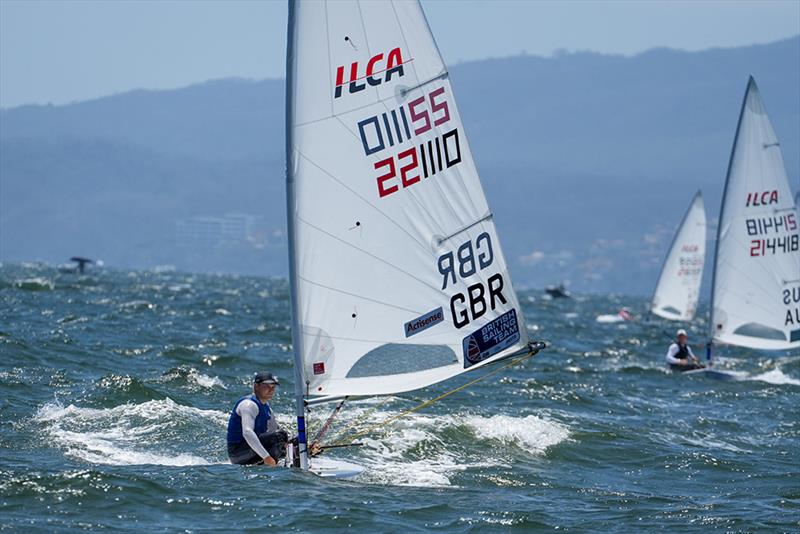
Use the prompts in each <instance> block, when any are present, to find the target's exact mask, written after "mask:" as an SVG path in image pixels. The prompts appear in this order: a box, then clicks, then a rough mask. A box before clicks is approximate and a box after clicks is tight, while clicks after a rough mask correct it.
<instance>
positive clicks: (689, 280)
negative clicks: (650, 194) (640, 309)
mask: <svg viewBox="0 0 800 534" xmlns="http://www.w3.org/2000/svg"><path fill="white" fill-rule="evenodd" d="M705 257H706V210H705V207H704V206H703V195H702V194H701V193H700V191H698V192H697V193H695V195H694V198H692V202H691V203H690V204H689V209H687V210H686V214H685V215H684V216H683V220H682V221H681V224H680V226H679V227H678V230H677V232H675V237H673V239H672V244H671V245H670V248H669V252H668V253H667V257H666V258H665V259H664V264H663V266H662V267H661V274H660V275H659V277H658V283H657V284H656V289H655V291H654V293H653V299H652V301H651V303H650V312H651V313H654V314H655V315H658V316H659V317H662V318H664V319H670V320H673V321H691V320H692V318H694V312H695V310H696V309H697V301H698V299H699V298H700V283H701V281H702V279H703V263H704V261H705Z"/></svg>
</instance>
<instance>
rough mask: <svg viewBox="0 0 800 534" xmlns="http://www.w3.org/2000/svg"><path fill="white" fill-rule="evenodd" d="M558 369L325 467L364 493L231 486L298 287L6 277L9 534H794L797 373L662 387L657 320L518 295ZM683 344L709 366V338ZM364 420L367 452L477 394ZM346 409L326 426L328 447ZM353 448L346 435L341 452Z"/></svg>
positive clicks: (770, 359) (141, 277) (546, 362)
mask: <svg viewBox="0 0 800 534" xmlns="http://www.w3.org/2000/svg"><path fill="white" fill-rule="evenodd" d="M520 297H521V300H522V302H523V309H524V314H525V318H526V321H527V327H528V330H529V332H530V334H531V337H532V338H534V339H543V340H546V341H547V342H548V343H550V344H551V346H550V347H549V348H548V349H546V350H545V351H543V352H542V353H540V354H539V355H538V356H537V357H535V358H533V359H531V360H528V361H527V362H526V363H525V364H524V365H521V366H518V367H514V368H510V369H508V370H506V371H504V372H502V373H499V374H497V375H494V376H492V377H490V378H488V379H487V380H486V381H484V382H481V383H479V384H477V385H476V386H473V387H471V388H469V389H467V390H465V391H462V392H459V393H457V394H455V395H453V396H451V397H448V398H447V399H445V400H444V401H442V402H440V403H437V404H435V405H433V406H431V407H429V408H427V409H425V410H423V411H421V412H418V413H415V414H413V415H411V416H408V417H407V418H405V419H403V420H401V421H399V422H398V423H397V424H395V425H392V426H391V427H389V428H388V429H386V431H384V432H380V433H376V434H373V435H370V436H368V437H367V438H365V439H364V440H363V441H364V443H365V445H364V446H363V447H360V448H358V449H349V450H337V451H335V453H334V452H333V451H329V452H330V456H331V457H335V458H342V459H347V460H348V461H351V462H354V463H358V464H361V465H362V466H364V467H365V468H366V469H365V472H364V474H363V475H361V476H360V477H359V478H357V479H355V480H348V481H332V480H323V479H320V478H317V477H315V476H314V475H310V474H308V473H302V472H298V471H295V470H291V469H268V468H265V467H239V466H232V465H229V464H228V463H227V459H226V455H225V450H224V449H225V427H226V421H227V415H228V413H229V410H230V409H231V405H232V402H233V401H234V400H235V399H237V398H238V397H239V396H240V395H243V394H245V393H247V391H248V389H249V387H250V384H249V378H250V377H251V376H252V373H253V372H254V371H256V370H260V369H268V370H271V371H273V372H275V373H276V374H278V375H279V376H280V377H281V379H282V383H283V384H284V385H283V386H282V387H281V389H280V390H279V393H278V395H277V397H276V399H275V400H274V402H273V407H274V409H275V411H276V412H277V413H278V416H279V419H280V420H281V421H283V422H284V423H285V424H287V425H291V423H292V417H291V414H292V412H293V399H292V398H291V391H292V387H291V381H292V354H291V336H290V324H289V300H288V286H287V282H286V281H285V280H283V279H267V278H253V277H237V276H210V275H197V274H185V273H175V272H160V273H159V272H127V271H113V270H105V271H95V272H93V273H90V274H87V275H83V276H78V275H74V274H61V273H58V272H57V271H56V270H55V269H54V268H52V267H48V266H44V265H37V264H25V265H9V264H6V265H4V266H2V267H0V428H1V429H2V433H1V434H0V530H9V531H46V532H68V531H82V530H91V531H94V530H98V531H100V530H102V531H112V532H116V531H142V530H144V531H168V532H179V531H180V532H208V531H217V530H221V531H241V530H258V531H264V530H266V529H272V530H274V531H276V532H307V531H312V532H313V531H321V530H325V531H332V532H336V531H342V532H344V531H349V530H351V529H358V530H360V531H367V530H368V529H369V530H370V531H375V532H400V531H410V532H415V531H417V532H418V531H443V532H495V531H496V532H510V531H532V530H547V531H550V530H556V529H557V530H565V531H620V532H641V531H650V530H662V529H663V530H666V529H670V530H671V529H677V530H679V531H681V532H686V531H694V532H706V531H712V530H715V531H717V530H718V531H724V532H755V531H765V532H767V531H768V532H776V531H777V532H780V531H798V530H799V529H800V404H799V403H798V401H800V354H790V353H783V354H777V355H776V354H766V353H759V352H754V351H749V350H743V349H734V348H729V349H723V350H722V351H721V355H720V358H719V360H718V366H719V367H720V368H724V369H727V370H730V371H731V372H732V373H733V374H734V375H735V378H736V379H735V380H729V381H717V380H710V379H707V378H704V377H702V376H679V375H674V374H672V373H670V372H668V371H667V370H665V368H664V366H663V365H662V358H663V354H664V352H665V351H666V347H667V345H668V343H669V339H668V337H667V334H665V333H664V332H665V331H669V332H671V331H673V330H675V329H676V328H677V327H678V326H679V325H676V324H674V323H668V322H660V321H655V322H652V323H647V322H644V321H634V322H629V323H599V322H597V321H596V320H595V319H596V317H597V316H598V315H601V314H608V313H614V312H615V311H616V310H617V309H619V308H620V307H621V306H623V305H627V306H630V307H631V308H632V309H633V310H634V311H635V312H639V314H641V313H642V311H643V310H644V307H645V305H646V303H645V300H644V299H642V298H632V297H623V296H618V295H591V296H589V295H578V296H577V298H575V299H572V300H547V299H545V298H543V297H542V294H541V292H540V291H523V292H521V294H520ZM680 326H686V327H687V328H688V329H689V331H690V335H691V340H690V341H694V347H695V351H696V352H698V353H700V352H702V351H701V346H702V344H703V343H702V340H703V337H704V336H703V332H704V331H705V323H704V322H703V320H702V319H700V320H698V321H696V322H695V323H694V324H691V325H680ZM477 373H478V372H476V373H472V374H468V375H466V376H464V377H460V378H459V379H454V380H452V381H450V382H448V383H446V384H441V385H438V386H436V387H432V388H430V389H428V390H423V391H418V392H413V393H409V394H403V395H398V396H397V397H393V398H391V399H389V401H387V402H385V403H383V404H378V401H377V400H367V401H362V402H354V403H352V404H350V405H349V406H347V405H346V407H345V409H344V410H343V412H342V414H341V415H340V416H339V418H338V419H337V422H338V425H337V426H338V428H342V427H344V426H347V425H348V424H349V423H355V425H356V427H357V428H364V427H366V426H367V425H369V424H370V423H372V422H375V421H380V420H382V419H384V418H386V417H388V416H390V415H392V414H395V413H397V412H398V411H400V410H402V409H405V408H409V407H411V406H413V405H415V404H416V403H418V402H419V401H420V400H423V399H427V398H431V397H433V396H435V395H437V394H440V393H442V392H444V391H446V390H448V389H450V388H452V387H455V386H456V385H459V384H460V383H463V382H465V381H466V380H468V379H470V378H473V377H474V376H477ZM330 409H331V407H319V408H316V409H314V410H313V411H312V412H311V414H310V423H309V425H310V427H311V433H313V432H314V431H315V429H316V428H318V427H319V425H320V424H321V422H322V421H323V420H324V419H325V418H326V417H327V415H328V413H329V410H330ZM336 428H337V427H334V429H333V430H332V431H331V434H330V435H335V434H336V433H337V430H336Z"/></svg>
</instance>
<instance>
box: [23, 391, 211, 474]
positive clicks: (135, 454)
mask: <svg viewBox="0 0 800 534" xmlns="http://www.w3.org/2000/svg"><path fill="white" fill-rule="evenodd" d="M34 420H35V421H36V423H38V424H37V426H36V429H37V431H39V432H41V433H43V439H45V440H46V441H47V442H48V443H49V444H51V445H55V446H57V447H59V448H62V449H64V450H65V453H66V454H67V455H68V456H71V457H73V458H77V459H80V460H83V461H85V462H89V463H94V464H110V465H142V464H151V465H167V466H182V465H208V464H211V463H216V462H214V461H210V460H208V459H207V458H204V457H201V456H198V455H196V454H190V453H186V452H180V451H175V450H174V449H175V447H176V446H178V447H180V446H181V445H184V446H185V445H189V446H194V445H195V443H196V442H197V439H196V436H195V437H193V438H191V439H190V440H188V443H187V442H186V440H183V441H182V440H181V437H180V436H178V435H176V426H180V425H181V424H185V423H186V422H187V421H189V422H192V423H195V424H193V425H192V427H193V428H191V429H189V430H191V431H196V430H201V429H198V428H197V426H199V425H209V426H212V427H213V431H214V432H220V433H221V432H222V430H223V429H224V425H225V422H226V420H227V414H225V413H224V412H220V411H216V410H201V409H199V408H193V407H191V406H183V405H180V404H177V403H175V402H174V401H173V400H171V399H164V400H157V401H147V402H144V403H141V404H123V405H121V406H115V407H113V408H107V409H98V408H81V407H78V406H75V405H73V404H70V405H69V406H63V405H61V404H59V403H56V402H53V403H48V404H45V405H44V406H42V407H41V408H40V409H39V410H38V411H37V412H36V414H35V415H34ZM184 435H185V433H184ZM170 451H173V452H170Z"/></svg>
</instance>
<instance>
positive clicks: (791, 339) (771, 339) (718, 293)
mask: <svg viewBox="0 0 800 534" xmlns="http://www.w3.org/2000/svg"><path fill="white" fill-rule="evenodd" d="M717 232H718V233H717V250H716V257H715V261H714V281H713V284H712V315H711V329H712V336H713V339H715V340H716V341H719V342H721V343H729V344H732V345H739V346H743V347H751V348H755V349H768V350H781V349H790V348H796V347H800V310H799V309H798V308H800V247H798V241H799V240H800V234H799V233H798V214H797V208H796V206H795V203H794V201H793V199H792V191H791V189H790V188H789V180H788V179H787V177H786V170H785V168H784V165H783V158H782V156H781V149H780V145H779V143H778V139H777V138H776V136H775V132H774V130H773V129H772V124H771V123H770V120H769V117H768V116H767V112H766V109H765V108H764V103H763V102H762V100H761V96H760V94H759V91H758V87H757V86H756V83H755V81H754V80H753V78H752V77H751V78H750V81H749V83H748V85H747V91H746V93H745V97H744V102H743V104H742V110H741V114H740V117H739V126H738V128H737V132H736V138H735V140H734V144H733V151H732V153H731V159H730V163H729V168H728V177H727V180H726V183H725V192H724V194H723V199H722V208H721V211H720V220H719V228H718V230H717Z"/></svg>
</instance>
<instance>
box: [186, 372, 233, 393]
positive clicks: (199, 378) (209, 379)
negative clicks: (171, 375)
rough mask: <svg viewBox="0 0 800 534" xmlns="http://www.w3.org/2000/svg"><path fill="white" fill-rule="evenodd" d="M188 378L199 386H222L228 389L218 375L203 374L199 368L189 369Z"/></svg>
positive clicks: (209, 387)
mask: <svg viewBox="0 0 800 534" xmlns="http://www.w3.org/2000/svg"><path fill="white" fill-rule="evenodd" d="M187 378H188V379H189V380H190V381H192V382H194V383H195V384H197V385H198V386H201V387H204V388H208V389H212V388H222V389H228V388H227V387H225V384H223V383H222V380H220V379H219V377H217V376H208V375H204V374H202V373H201V372H200V371H198V370H197V369H192V370H190V371H189V374H188V375H187Z"/></svg>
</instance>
